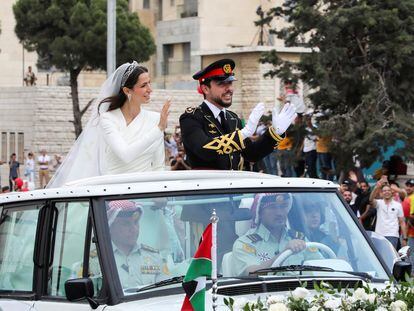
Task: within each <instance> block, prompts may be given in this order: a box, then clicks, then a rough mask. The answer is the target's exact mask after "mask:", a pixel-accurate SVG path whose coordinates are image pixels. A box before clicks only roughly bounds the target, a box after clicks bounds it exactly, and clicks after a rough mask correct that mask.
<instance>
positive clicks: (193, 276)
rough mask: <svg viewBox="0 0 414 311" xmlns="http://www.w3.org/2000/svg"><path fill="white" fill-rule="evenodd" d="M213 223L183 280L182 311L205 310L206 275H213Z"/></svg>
mask: <svg viewBox="0 0 414 311" xmlns="http://www.w3.org/2000/svg"><path fill="white" fill-rule="evenodd" d="M212 231H213V230H212V224H211V223H210V224H209V225H208V226H207V228H206V230H204V233H203V236H202V237H201V241H200V245H199V246H198V249H197V252H196V253H195V255H194V258H193V259H192V261H191V264H190V266H189V267H188V270H187V274H186V275H185V278H184V280H183V288H184V291H185V294H186V296H185V299H184V303H183V306H182V307H181V311H204V310H205V294H206V277H207V276H208V277H211V271H212V261H211V248H212V245H213V244H212V241H213V238H212Z"/></svg>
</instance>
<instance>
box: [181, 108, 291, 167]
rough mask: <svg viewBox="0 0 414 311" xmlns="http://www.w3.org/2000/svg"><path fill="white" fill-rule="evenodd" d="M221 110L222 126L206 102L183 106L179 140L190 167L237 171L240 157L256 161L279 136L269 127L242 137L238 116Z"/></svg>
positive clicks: (241, 162) (240, 162) (278, 139)
mask: <svg viewBox="0 0 414 311" xmlns="http://www.w3.org/2000/svg"><path fill="white" fill-rule="evenodd" d="M216 112H217V111H216ZM224 112H225V118H226V129H225V128H224V126H223V125H222V124H221V123H220V122H219V120H218V118H217V117H216V116H215V115H214V113H213V112H212V111H211V109H210V108H209V107H208V105H207V103H206V102H203V103H202V104H201V105H200V106H199V107H197V108H191V107H189V108H187V109H186V111H185V113H183V114H182V115H181V116H180V127H181V135H182V141H183V145H184V149H185V152H186V154H187V160H188V162H189V163H190V165H191V167H192V168H193V169H194V168H195V169H197V168H198V169H200V168H202V169H218V170H238V169H240V170H241V169H242V168H243V161H244V160H246V161H249V162H257V161H259V160H260V159H262V158H264V157H265V156H266V155H268V154H270V153H271V152H273V150H274V148H275V147H276V146H277V144H278V143H279V142H280V141H281V140H282V139H283V137H282V136H279V135H277V134H276V132H275V130H274V129H273V127H269V128H268V129H267V130H266V131H265V133H264V134H263V135H260V137H258V139H257V140H255V141H252V140H251V139H250V138H245V139H243V135H242V134H241V129H242V128H243V126H242V121H241V119H240V118H239V117H238V116H237V114H236V113H234V112H232V111H230V110H227V109H225V111H224ZM220 121H222V120H220Z"/></svg>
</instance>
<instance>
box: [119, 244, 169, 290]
mask: <svg viewBox="0 0 414 311" xmlns="http://www.w3.org/2000/svg"><path fill="white" fill-rule="evenodd" d="M112 246H113V250H114V257H115V262H116V267H117V270H118V274H119V279H120V281H121V285H122V288H124V289H125V288H131V287H132V288H134V287H137V286H142V285H146V284H153V283H155V282H158V281H160V280H161V279H163V276H165V274H164V272H165V271H163V268H164V267H163V262H162V259H161V256H160V255H159V253H158V251H157V250H156V249H154V248H152V247H149V246H146V245H143V244H141V245H140V246H138V245H136V246H135V247H134V249H133V250H132V251H131V252H130V253H129V254H128V255H125V254H124V253H123V252H121V251H120V250H119V249H118V248H117V247H116V246H115V245H114V244H112Z"/></svg>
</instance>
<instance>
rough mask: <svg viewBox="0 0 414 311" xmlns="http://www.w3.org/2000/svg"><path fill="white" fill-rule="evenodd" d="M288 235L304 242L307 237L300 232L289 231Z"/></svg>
mask: <svg viewBox="0 0 414 311" xmlns="http://www.w3.org/2000/svg"><path fill="white" fill-rule="evenodd" d="M287 234H288V236H290V237H291V238H292V239H299V240H304V239H305V235H304V234H303V233H302V232H300V231H296V230H292V229H289V230H288V232H287Z"/></svg>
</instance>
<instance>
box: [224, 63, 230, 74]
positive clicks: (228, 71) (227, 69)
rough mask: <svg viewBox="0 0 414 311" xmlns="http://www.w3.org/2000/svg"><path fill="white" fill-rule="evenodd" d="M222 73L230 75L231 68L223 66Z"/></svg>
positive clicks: (228, 65) (226, 65) (227, 65)
mask: <svg viewBox="0 0 414 311" xmlns="http://www.w3.org/2000/svg"><path fill="white" fill-rule="evenodd" d="M223 71H224V72H225V73H231V66H230V64H225V65H224V66H223Z"/></svg>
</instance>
